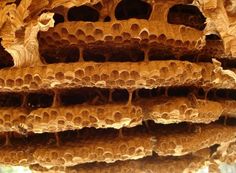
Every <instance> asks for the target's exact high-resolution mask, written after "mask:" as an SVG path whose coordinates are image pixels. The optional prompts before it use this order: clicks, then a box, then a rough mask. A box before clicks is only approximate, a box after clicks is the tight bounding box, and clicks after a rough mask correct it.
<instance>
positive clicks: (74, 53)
mask: <svg viewBox="0 0 236 173" xmlns="http://www.w3.org/2000/svg"><path fill="white" fill-rule="evenodd" d="M42 58H43V60H44V61H45V62H46V63H47V64H53V63H60V62H66V63H69V62H77V61H79V58H80V50H79V48H78V47H76V46H68V47H63V48H57V49H50V50H45V51H44V52H43V53H42Z"/></svg>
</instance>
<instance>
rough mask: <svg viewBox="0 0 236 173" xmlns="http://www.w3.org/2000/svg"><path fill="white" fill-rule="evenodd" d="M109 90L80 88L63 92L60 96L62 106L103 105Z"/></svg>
mask: <svg viewBox="0 0 236 173" xmlns="http://www.w3.org/2000/svg"><path fill="white" fill-rule="evenodd" d="M108 97H109V90H108V89H99V88H80V89H72V90H68V91H64V92H62V93H61V94H60V100H61V103H62V105H64V106H69V105H76V104H83V103H87V104H96V105H97V104H104V103H106V102H107V101H108Z"/></svg>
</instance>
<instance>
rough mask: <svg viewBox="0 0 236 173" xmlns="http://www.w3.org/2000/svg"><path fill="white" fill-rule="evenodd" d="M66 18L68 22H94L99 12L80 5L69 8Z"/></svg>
mask: <svg viewBox="0 0 236 173" xmlns="http://www.w3.org/2000/svg"><path fill="white" fill-rule="evenodd" d="M67 18H68V20H69V21H87V22H88V21H90V22H96V21H98V19H99V12H98V11H97V10H96V9H95V8H93V7H90V6H86V5H82V6H79V7H72V8H70V9H69V10H68V13H67Z"/></svg>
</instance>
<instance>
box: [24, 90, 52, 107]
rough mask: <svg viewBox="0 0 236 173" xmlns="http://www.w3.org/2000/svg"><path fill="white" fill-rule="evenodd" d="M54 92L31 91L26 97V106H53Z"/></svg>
mask: <svg viewBox="0 0 236 173" xmlns="http://www.w3.org/2000/svg"><path fill="white" fill-rule="evenodd" d="M52 103H53V94H47V93H29V94H28V95H27V98H26V106H27V107H30V108H46V107H50V106H52Z"/></svg>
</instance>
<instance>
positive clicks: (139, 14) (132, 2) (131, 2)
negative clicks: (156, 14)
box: [115, 0, 152, 20]
mask: <svg viewBox="0 0 236 173" xmlns="http://www.w3.org/2000/svg"><path fill="white" fill-rule="evenodd" d="M151 12H152V7H151V5H150V4H148V3H147V2H145V1H142V0H122V1H121V2H120V3H119V4H118V5H117V6H116V9H115V17H116V19H117V20H127V19H130V18H137V19H149V17H150V15H151Z"/></svg>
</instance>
